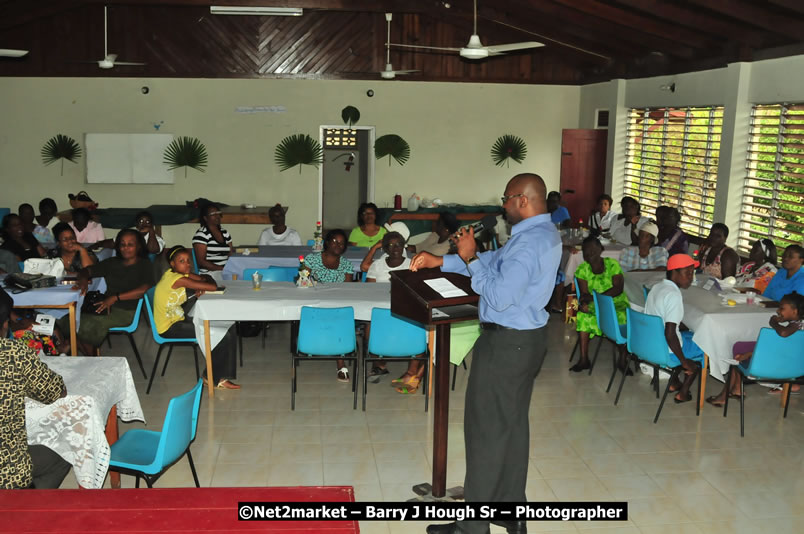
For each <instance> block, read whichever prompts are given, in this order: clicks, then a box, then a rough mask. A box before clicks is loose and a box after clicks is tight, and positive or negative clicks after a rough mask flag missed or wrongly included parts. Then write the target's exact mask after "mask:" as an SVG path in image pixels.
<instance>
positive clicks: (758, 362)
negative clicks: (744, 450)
mask: <svg viewBox="0 0 804 534" xmlns="http://www.w3.org/2000/svg"><path fill="white" fill-rule="evenodd" d="M735 367H736V368H737V372H738V373H739V374H740V437H743V436H745V379H746V377H749V376H750V377H751V379H752V380H761V381H763V382H781V383H790V384H802V383H804V331H802V330H799V331H798V332H796V333H794V334H793V335H791V336H788V337H782V336H780V335H779V334H777V333H776V331H775V330H774V329H772V328H763V329H762V330H760V331H759V337H758V338H757V346H756V347H755V348H754V354H753V355H752V356H751V359H750V360H748V361H742V362H740V364H739V365H736V366H735ZM730 382H731V373H729V374H728V375H726V391H729V388H730V387H731V384H730ZM789 405H790V390H789V389H788V390H787V395H785V399H784V417H787V408H788V406H789ZM728 409H729V396H728V395H726V402H725V403H724V404H723V417H726V413H727V412H728Z"/></svg>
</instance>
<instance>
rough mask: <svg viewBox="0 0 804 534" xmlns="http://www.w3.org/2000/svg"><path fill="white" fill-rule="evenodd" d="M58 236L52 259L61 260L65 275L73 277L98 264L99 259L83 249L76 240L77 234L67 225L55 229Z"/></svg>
mask: <svg viewBox="0 0 804 534" xmlns="http://www.w3.org/2000/svg"><path fill="white" fill-rule="evenodd" d="M53 235H54V236H56V248H54V249H53V250H51V251H50V254H49V256H50V257H51V258H61V261H62V263H64V273H65V274H67V275H69V276H72V275H75V274H77V273H78V271H80V270H81V269H84V268H86V267H89V266H90V265H93V264H95V263H98V258H97V257H96V256H95V254H93V253H92V252H90V251H89V250H87V249H85V248H84V247H82V246H81V245H80V244H79V243H78V240H76V238H75V232H74V231H73V229H72V228H71V227H70V225H69V224H67V223H59V224H57V225H56V226H54V227H53Z"/></svg>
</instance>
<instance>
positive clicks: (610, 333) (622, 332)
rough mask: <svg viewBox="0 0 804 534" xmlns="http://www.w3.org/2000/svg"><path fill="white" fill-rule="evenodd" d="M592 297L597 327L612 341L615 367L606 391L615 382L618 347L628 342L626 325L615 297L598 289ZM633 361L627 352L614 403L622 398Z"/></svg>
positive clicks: (593, 292) (607, 390)
mask: <svg viewBox="0 0 804 534" xmlns="http://www.w3.org/2000/svg"><path fill="white" fill-rule="evenodd" d="M592 298H593V299H595V313H596V314H597V315H596V318H597V327H598V328H600V331H601V332H603V335H604V336H605V337H606V339H608V340H609V341H611V342H612V346H611V350H612V352H611V355H612V362H613V366H614V369H612V371H611V378H609V385H608V386H607V387H606V393H608V392H609V391H610V390H611V385H612V383H614V377H615V376H617V369H618V367H617V348H618V347H620V346H623V345H625V344H626V343H627V341H628V340H627V339H626V335H627V331H626V326H625V325H624V324H620V323H619V321H618V320H617V308H616V307H615V306H614V298H612V297H610V296H608V295H601V294H600V293H598V292H597V291H592ZM630 361H631V359H630V357H629V356H628V354H627V353H626V356H625V368H624V369H622V373H623V376H622V379H621V380H620V387H619V388H618V389H617V396H616V397H615V398H614V405H615V406H617V402H618V401H619V400H620V392H622V390H623V384H624V383H625V376H626V375H627V374H628V365H629V362H630Z"/></svg>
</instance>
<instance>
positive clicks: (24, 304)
mask: <svg viewBox="0 0 804 534" xmlns="http://www.w3.org/2000/svg"><path fill="white" fill-rule="evenodd" d="M89 291H100V292H104V291H106V280H104V279H103V278H94V279H92V280H90V284H89ZM6 293H8V295H9V296H10V297H11V300H13V301H14V307H15V308H35V309H40V308H41V309H44V310H46V311H47V313H48V314H50V315H53V316H54V317H56V318H57V319H58V318H59V317H62V316H64V315H67V314H68V313H69V314H70V332H69V334H70V346H71V347H72V352H73V356H75V355H76V354H77V352H76V350H77V347H78V343H76V332H78V328H79V327H80V326H81V313H80V310H81V306H82V305H83V304H84V295H81V292H80V291H78V290H75V289H72V285H61V284H59V285H55V286H53V287H43V288H40V289H30V290H28V291H23V292H22V293H14V292H13V291H12V290H11V289H6Z"/></svg>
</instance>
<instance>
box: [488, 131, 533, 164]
mask: <svg viewBox="0 0 804 534" xmlns="http://www.w3.org/2000/svg"><path fill="white" fill-rule="evenodd" d="M527 154H528V147H527V145H525V141H523V140H522V138H520V137H517V136H515V135H509V134H506V135H503V136H500V137H499V138H498V139H497V140H496V141H495V142H494V145H493V146H492V147H491V159H492V160H494V164H495V165H502V164H503V163H505V166H506V167H507V166H509V163H510V160H514V161H516V162H517V163H522V161H524V159H525V156H526V155H527Z"/></svg>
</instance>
